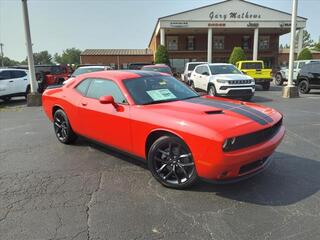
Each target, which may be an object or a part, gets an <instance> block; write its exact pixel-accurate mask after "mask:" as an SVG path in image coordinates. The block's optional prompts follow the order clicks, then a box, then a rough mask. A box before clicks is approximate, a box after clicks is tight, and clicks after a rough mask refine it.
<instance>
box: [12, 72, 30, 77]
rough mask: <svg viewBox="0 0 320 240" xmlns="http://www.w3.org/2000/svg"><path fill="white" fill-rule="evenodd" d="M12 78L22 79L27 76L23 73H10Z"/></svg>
mask: <svg viewBox="0 0 320 240" xmlns="http://www.w3.org/2000/svg"><path fill="white" fill-rule="evenodd" d="M11 75H12V78H22V77H25V76H27V73H26V72H25V71H11Z"/></svg>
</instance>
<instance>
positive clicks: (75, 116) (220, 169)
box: [42, 71, 285, 189]
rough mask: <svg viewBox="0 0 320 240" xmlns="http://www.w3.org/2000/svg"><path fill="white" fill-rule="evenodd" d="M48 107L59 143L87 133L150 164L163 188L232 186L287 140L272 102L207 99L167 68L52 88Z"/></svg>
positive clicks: (98, 75)
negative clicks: (204, 183) (198, 184)
mask: <svg viewBox="0 0 320 240" xmlns="http://www.w3.org/2000/svg"><path fill="white" fill-rule="evenodd" d="M42 100H43V108H44V111H45V112H46V114H47V116H48V117H49V119H50V120H51V121H52V122H53V127H54V131H55V134H56V136H57V138H58V140H59V141H60V142H62V143H65V144H70V143H72V142H74V141H75V140H76V138H77V136H84V137H86V138H89V139H92V140H94V141H97V142H99V143H102V144H104V145H108V146H110V147H112V148H115V149H118V150H120V151H122V152H125V153H129V154H130V155H131V156H135V157H138V158H141V159H144V160H145V161H147V164H148V167H149V169H150V171H151V173H152V174H153V176H154V177H155V178H156V179H157V180H158V181H159V182H160V183H162V184H163V185H165V186H167V187H172V188H178V189H181V188H186V187H189V186H191V185H192V184H194V183H195V182H196V181H197V179H199V178H202V179H207V180H210V181H213V182H220V183H228V182H234V181H238V180H241V179H244V178H247V177H249V176H252V175H254V174H256V173H258V172H261V171H262V170H263V169H265V168H266V166H267V165H268V163H269V161H270V160H269V156H270V155H271V154H272V153H273V152H274V150H275V149H276V147H277V146H278V145H279V144H280V142H281V140H282V138H283V136H284V133H285V129H284V127H283V125H282V115H281V114H280V113H279V112H277V111H275V110H274V109H271V108H269V107H263V106H259V105H256V104H253V103H246V102H241V101H235V100H227V99H223V98H217V97H210V96H199V95H198V94H197V93H196V92H194V91H193V90H192V89H190V88H189V87H187V86H186V85H184V84H183V83H181V82H180V81H178V80H176V79H175V78H173V77H171V76H168V75H166V74H163V73H157V72H150V71H104V72H94V73H88V74H83V75H80V76H78V77H76V78H75V79H73V80H72V81H70V82H68V83H67V84H65V85H63V86H56V87H51V88H50V89H47V90H46V91H45V92H44V94H43V98H42Z"/></svg>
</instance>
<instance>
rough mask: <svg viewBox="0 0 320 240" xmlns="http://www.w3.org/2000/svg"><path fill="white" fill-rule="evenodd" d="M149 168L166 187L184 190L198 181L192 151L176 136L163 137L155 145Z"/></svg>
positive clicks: (149, 156)
mask: <svg viewBox="0 0 320 240" xmlns="http://www.w3.org/2000/svg"><path fill="white" fill-rule="evenodd" d="M148 167H149V169H150V171H151V173H152V174H153V176H154V177H155V178H156V179H157V180H158V181H159V182H160V183H162V184H163V185H164V186H166V187H171V188H176V189H183V188H186V187H189V186H191V185H192V184H194V183H195V182H196V181H197V179H198V177H197V173H196V168H195V165H194V161H193V158H192V153H191V151H190V150H189V148H188V147H187V145H186V144H185V143H184V142H183V141H182V140H181V139H179V138H177V137H174V136H163V137H160V138H159V139H158V140H156V141H155V142H154V143H153V145H152V146H151V148H150V150H149V153H148Z"/></svg>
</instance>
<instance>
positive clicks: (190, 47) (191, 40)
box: [187, 36, 194, 50]
mask: <svg viewBox="0 0 320 240" xmlns="http://www.w3.org/2000/svg"><path fill="white" fill-rule="evenodd" d="M187 49H188V50H194V36H188V41H187Z"/></svg>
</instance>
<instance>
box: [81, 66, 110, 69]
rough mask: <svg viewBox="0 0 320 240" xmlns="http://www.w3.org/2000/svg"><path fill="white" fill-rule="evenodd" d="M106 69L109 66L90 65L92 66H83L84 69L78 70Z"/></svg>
mask: <svg viewBox="0 0 320 240" xmlns="http://www.w3.org/2000/svg"><path fill="white" fill-rule="evenodd" d="M106 67H108V66H101V65H90V66H82V67H78V68H102V69H104V68H106ZM78 68H77V69H78Z"/></svg>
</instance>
